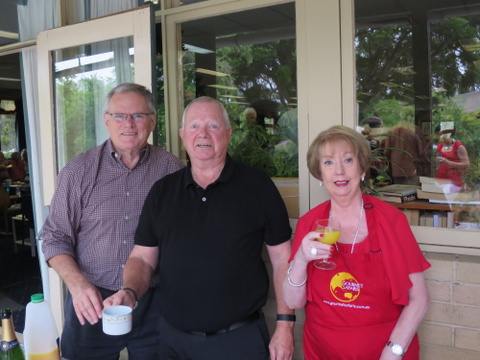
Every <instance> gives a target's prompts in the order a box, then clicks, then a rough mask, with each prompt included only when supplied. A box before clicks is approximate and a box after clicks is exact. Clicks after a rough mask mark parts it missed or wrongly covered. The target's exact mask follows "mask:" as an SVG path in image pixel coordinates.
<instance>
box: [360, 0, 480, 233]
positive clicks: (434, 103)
mask: <svg viewBox="0 0 480 360" xmlns="http://www.w3.org/2000/svg"><path fill="white" fill-rule="evenodd" d="M440 3H441V4H440ZM472 3H474V4H472V5H476V6H470V7H463V6H457V7H451V8H448V6H452V5H453V4H452V3H449V5H448V4H447V5H448V6H447V5H445V4H446V3H445V2H431V3H429V4H428V5H425V4H424V3H421V2H413V3H412V2H408V1H390V0H389V1H386V2H382V6H383V5H384V6H385V7H381V8H379V4H380V3H379V2H378V1H376V0H359V1H356V2H355V10H356V38H355V46H356V56H357V58H356V70H357V102H358V109H359V119H358V123H359V126H360V129H361V131H362V133H363V134H364V135H365V137H366V139H367V140H368V141H369V142H370V144H371V148H372V152H373V153H374V162H373V164H372V169H371V171H370V179H369V181H368V182H367V187H369V188H370V189H372V188H375V189H377V190H378V189H380V187H381V186H385V185H389V184H408V185H411V186H417V187H418V190H417V198H418V199H417V200H415V202H416V204H415V206H416V207H417V208H419V209H420V210H416V213H415V214H414V217H413V218H414V220H412V221H413V222H412V224H413V225H426V226H445V227H452V228H453V227H455V228H469V229H480V225H479V222H480V205H479V204H480V194H479V189H480V163H479V160H478V159H479V155H480V121H479V120H478V119H479V116H480V113H479V109H480V71H479V70H478V65H479V64H480V36H479V33H478V30H477V29H478V28H479V26H480V6H479V5H480V1H473V2H472ZM424 5H425V6H424ZM436 7H437V8H436ZM385 9H390V10H388V11H385ZM397 200H398V198H396V200H395V201H394V200H392V202H393V203H396V202H397V203H398V204H396V206H398V207H399V208H401V209H404V211H405V212H406V213H408V212H410V213H411V212H412V208H413V207H414V206H413V205H412V206H410V205H409V204H408V203H402V202H403V199H402V200H400V201H397ZM426 204H428V208H429V209H430V210H427V209H426V208H427V206H426Z"/></svg>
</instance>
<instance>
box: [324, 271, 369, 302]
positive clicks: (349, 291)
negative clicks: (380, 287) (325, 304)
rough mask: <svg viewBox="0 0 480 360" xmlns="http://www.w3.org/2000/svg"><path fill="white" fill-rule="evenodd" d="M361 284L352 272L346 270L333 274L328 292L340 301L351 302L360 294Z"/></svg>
mask: <svg viewBox="0 0 480 360" xmlns="http://www.w3.org/2000/svg"><path fill="white" fill-rule="evenodd" d="M361 288H363V284H360V283H359V282H358V281H357V279H355V278H354V277H353V275H352V274H350V273H347V272H340V273H338V274H335V275H334V276H333V277H332V280H330V292H331V293H332V295H333V296H334V297H335V299H337V300H338V301H341V302H352V301H354V300H355V299H356V298H358V297H359V296H360V289H361Z"/></svg>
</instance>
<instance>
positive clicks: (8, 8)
mask: <svg viewBox="0 0 480 360" xmlns="http://www.w3.org/2000/svg"><path fill="white" fill-rule="evenodd" d="M17 2H18V3H21V2H22V1H18V0H1V1H0V47H2V46H5V45H9V44H12V43H15V42H18V17H17ZM21 96H22V91H21V82H20V55H19V54H18V53H15V54H10V55H4V56H1V55H0V98H1V99H6V100H17V99H20V98H21Z"/></svg>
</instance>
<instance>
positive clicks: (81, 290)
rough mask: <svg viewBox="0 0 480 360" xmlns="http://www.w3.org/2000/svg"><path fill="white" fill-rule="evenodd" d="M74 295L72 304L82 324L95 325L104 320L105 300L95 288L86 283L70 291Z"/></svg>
mask: <svg viewBox="0 0 480 360" xmlns="http://www.w3.org/2000/svg"><path fill="white" fill-rule="evenodd" d="M69 290H70V293H71V294H72V303H73V307H74V308H75V314H77V318H78V321H80V324H82V325H85V322H86V321H88V322H89V323H90V324H91V325H94V324H96V323H97V322H98V320H99V319H101V318H102V310H103V305H102V302H103V299H102V295H101V294H100V292H99V291H98V290H97V288H96V287H95V286H93V285H92V284H90V283H89V282H87V281H85V282H83V283H82V284H80V285H78V286H75V287H72V288H70V289H69Z"/></svg>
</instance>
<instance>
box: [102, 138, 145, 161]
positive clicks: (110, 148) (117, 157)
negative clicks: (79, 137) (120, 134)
mask: <svg viewBox="0 0 480 360" xmlns="http://www.w3.org/2000/svg"><path fill="white" fill-rule="evenodd" d="M105 146H106V149H107V151H108V153H109V154H110V155H111V156H112V158H113V159H114V160H115V161H120V157H121V154H120V153H118V152H116V151H115V149H114V148H113V144H112V139H108V140H107V141H106V144H105ZM150 152H151V145H150V144H147V145H146V146H145V147H144V148H143V149H141V150H140V153H139V158H138V162H137V165H138V164H142V163H144V162H145V161H147V159H148V156H149V155H150Z"/></svg>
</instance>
